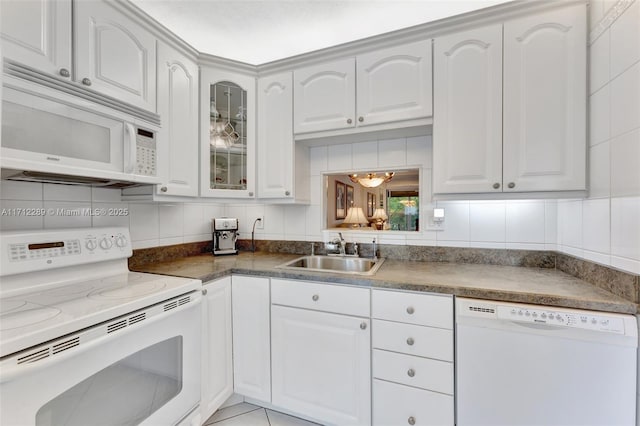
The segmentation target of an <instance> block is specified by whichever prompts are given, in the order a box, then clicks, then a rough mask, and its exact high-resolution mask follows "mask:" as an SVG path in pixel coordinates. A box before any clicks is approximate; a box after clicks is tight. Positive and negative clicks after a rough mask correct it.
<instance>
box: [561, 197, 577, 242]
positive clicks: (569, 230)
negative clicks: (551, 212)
mask: <svg viewBox="0 0 640 426" xmlns="http://www.w3.org/2000/svg"><path fill="white" fill-rule="evenodd" d="M558 218H559V219H558V242H559V244H560V245H562V246H565V247H572V248H579V249H581V248H582V200H569V201H560V202H559V203H558Z"/></svg>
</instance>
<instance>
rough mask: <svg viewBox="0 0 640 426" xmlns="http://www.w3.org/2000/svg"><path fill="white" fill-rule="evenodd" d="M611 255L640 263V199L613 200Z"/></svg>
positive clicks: (624, 198)
mask: <svg viewBox="0 0 640 426" xmlns="http://www.w3.org/2000/svg"><path fill="white" fill-rule="evenodd" d="M611 255H613V256H617V257H624V258H628V259H632V260H636V261H640V197H623V198H612V199H611Z"/></svg>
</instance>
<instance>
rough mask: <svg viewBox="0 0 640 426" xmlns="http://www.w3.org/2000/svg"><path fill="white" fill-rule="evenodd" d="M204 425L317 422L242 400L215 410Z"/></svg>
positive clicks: (265, 425) (282, 425)
mask: <svg viewBox="0 0 640 426" xmlns="http://www.w3.org/2000/svg"><path fill="white" fill-rule="evenodd" d="M204 424H205V426H209V425H216V426H314V425H316V426H317V425H318V423H312V422H308V421H306V420H302V419H299V418H297V417H293V416H289V415H287V414H283V413H279V412H277V411H273V410H267V409H265V408H262V407H258V406H257V405H252V404H248V403H246V402H243V403H241V404H236V405H231V406H229V407H225V408H222V409H220V410H218V411H216V412H215V413H214V414H213V416H211V417H209V419H207V421H206V422H204Z"/></svg>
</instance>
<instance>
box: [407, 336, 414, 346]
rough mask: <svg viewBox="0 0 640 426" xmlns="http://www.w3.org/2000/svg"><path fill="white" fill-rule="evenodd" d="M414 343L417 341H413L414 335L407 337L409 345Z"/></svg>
mask: <svg viewBox="0 0 640 426" xmlns="http://www.w3.org/2000/svg"><path fill="white" fill-rule="evenodd" d="M414 343H415V342H414V341H413V337H409V338H408V339H407V345H409V346H413V344H414Z"/></svg>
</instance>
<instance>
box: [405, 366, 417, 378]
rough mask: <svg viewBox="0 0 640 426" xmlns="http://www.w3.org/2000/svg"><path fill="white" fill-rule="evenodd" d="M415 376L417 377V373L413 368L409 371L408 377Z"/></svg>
mask: <svg viewBox="0 0 640 426" xmlns="http://www.w3.org/2000/svg"><path fill="white" fill-rule="evenodd" d="M415 375H416V371H415V370H414V369H413V368H410V369H409V371H407V376H409V377H413V376H415Z"/></svg>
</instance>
